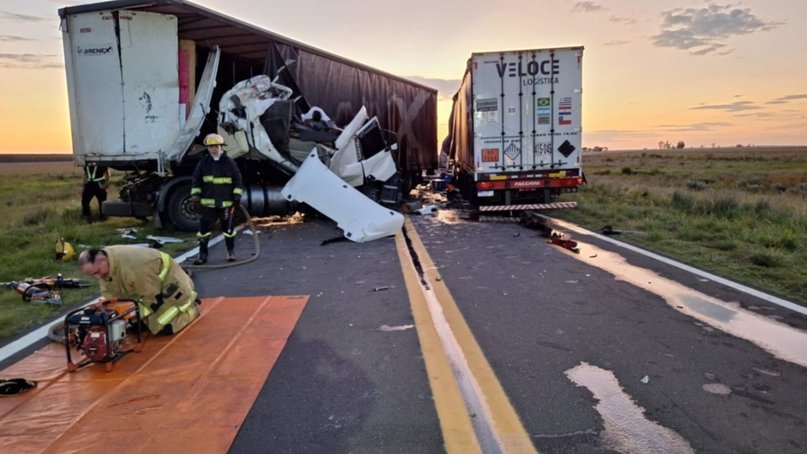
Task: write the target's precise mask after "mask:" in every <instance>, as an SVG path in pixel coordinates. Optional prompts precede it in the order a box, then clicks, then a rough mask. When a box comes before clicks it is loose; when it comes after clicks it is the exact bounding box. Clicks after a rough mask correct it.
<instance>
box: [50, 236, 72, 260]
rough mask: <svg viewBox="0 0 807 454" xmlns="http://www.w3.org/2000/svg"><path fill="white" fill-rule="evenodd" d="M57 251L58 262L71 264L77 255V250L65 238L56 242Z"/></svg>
mask: <svg viewBox="0 0 807 454" xmlns="http://www.w3.org/2000/svg"><path fill="white" fill-rule="evenodd" d="M55 249H56V260H61V261H63V262H69V261H70V260H72V259H73V257H75V255H76V250H75V249H73V245H72V244H70V243H68V242H67V241H65V240H64V238H59V239H58V240H56V247H55Z"/></svg>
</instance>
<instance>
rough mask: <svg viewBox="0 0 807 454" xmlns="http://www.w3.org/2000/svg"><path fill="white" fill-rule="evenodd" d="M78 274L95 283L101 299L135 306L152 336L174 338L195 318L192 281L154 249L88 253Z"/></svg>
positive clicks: (120, 248) (118, 248) (196, 306)
mask: <svg viewBox="0 0 807 454" xmlns="http://www.w3.org/2000/svg"><path fill="white" fill-rule="evenodd" d="M78 266H79V270H80V271H81V272H82V273H84V274H86V275H88V276H92V277H94V278H96V279H98V282H99V284H100V285H101V295H102V296H103V297H105V298H131V299H133V300H135V301H137V302H138V305H139V308H140V318H141V320H143V321H144V322H145V324H146V326H147V327H148V329H149V331H151V332H152V333H153V334H174V333H177V332H179V331H181V330H182V329H183V328H185V327H186V326H188V324H190V323H191V322H192V321H193V320H195V319H196V317H198V316H199V298H198V297H197V294H196V291H195V290H194V286H193V281H192V280H191V278H190V277H189V276H188V275H187V273H185V270H183V269H182V267H180V266H179V265H177V263H176V262H175V261H174V259H173V258H171V256H169V255H168V254H166V253H164V252H160V251H158V250H156V249H151V248H146V247H140V246H129V245H118V246H107V247H105V248H103V249H88V250H86V251H84V252H82V253H81V255H79V258H78Z"/></svg>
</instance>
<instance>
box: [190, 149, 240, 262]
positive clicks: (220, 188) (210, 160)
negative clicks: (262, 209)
mask: <svg viewBox="0 0 807 454" xmlns="http://www.w3.org/2000/svg"><path fill="white" fill-rule="evenodd" d="M204 143H205V145H207V151H208V153H209V154H208V155H207V156H205V157H204V158H202V160H201V161H199V163H198V164H197V165H196V169H194V171H193V183H192V184H191V200H193V201H194V204H196V205H197V206H198V207H199V208H198V209H199V215H200V216H199V232H198V233H197V234H196V236H197V238H199V257H197V259H196V260H194V262H193V264H194V265H203V264H205V263H207V243H208V241H210V236H211V234H212V230H213V224H215V223H216V221H217V220H218V221H219V224H220V225H221V231H222V235H223V236H224V243H225V244H226V245H227V261H228V262H234V261H235V253H234V249H235V229H234V226H233V214H234V213H233V211H234V208H235V207H237V206H238V204H239V203H240V202H241V195H242V194H243V193H244V189H243V180H242V178H241V171H240V170H239V169H238V165H237V164H236V163H235V161H233V160H232V159H230V157H229V156H227V154H226V153H225V152H224V149H223V147H224V138H223V137H221V136H220V135H218V134H208V135H207V136H206V137H205V140H204Z"/></svg>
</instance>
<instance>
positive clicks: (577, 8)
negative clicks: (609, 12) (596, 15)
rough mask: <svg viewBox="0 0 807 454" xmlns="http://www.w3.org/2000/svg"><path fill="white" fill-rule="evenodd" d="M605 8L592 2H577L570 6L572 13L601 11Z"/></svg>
mask: <svg viewBox="0 0 807 454" xmlns="http://www.w3.org/2000/svg"><path fill="white" fill-rule="evenodd" d="M603 10H605V8H604V7H603V6H602V5H600V4H597V3H594V2H577V3H575V4H574V6H573V7H572V12H574V13H593V12H595V11H603Z"/></svg>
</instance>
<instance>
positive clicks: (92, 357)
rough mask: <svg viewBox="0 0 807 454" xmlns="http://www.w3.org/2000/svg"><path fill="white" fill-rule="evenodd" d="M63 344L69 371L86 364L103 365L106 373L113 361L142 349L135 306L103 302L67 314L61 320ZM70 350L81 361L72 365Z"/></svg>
mask: <svg viewBox="0 0 807 454" xmlns="http://www.w3.org/2000/svg"><path fill="white" fill-rule="evenodd" d="M128 333H133V334H129V335H127V334H128ZM132 337H136V340H133V339H132ZM64 345H65V350H66V351H67V370H68V371H69V372H74V371H76V370H77V369H78V368H79V367H83V366H85V365H88V364H90V363H105V364H106V369H107V371H111V370H112V368H113V365H114V363H115V361H117V360H119V359H120V358H122V357H123V356H124V355H126V354H127V353H130V352H132V351H140V349H141V348H142V345H143V341H142V336H141V323H140V311H139V310H138V308H137V303H136V302H135V301H133V300H117V299H104V300H101V301H99V302H97V303H95V304H92V305H90V306H87V307H83V308H80V309H76V310H74V311H72V312H70V313H68V314H67V315H66V316H65V318H64ZM73 349H75V350H76V352H78V353H81V354H82V355H83V356H84V358H83V359H82V360H80V361H78V362H73V357H72V353H71V351H72V350H73Z"/></svg>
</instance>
